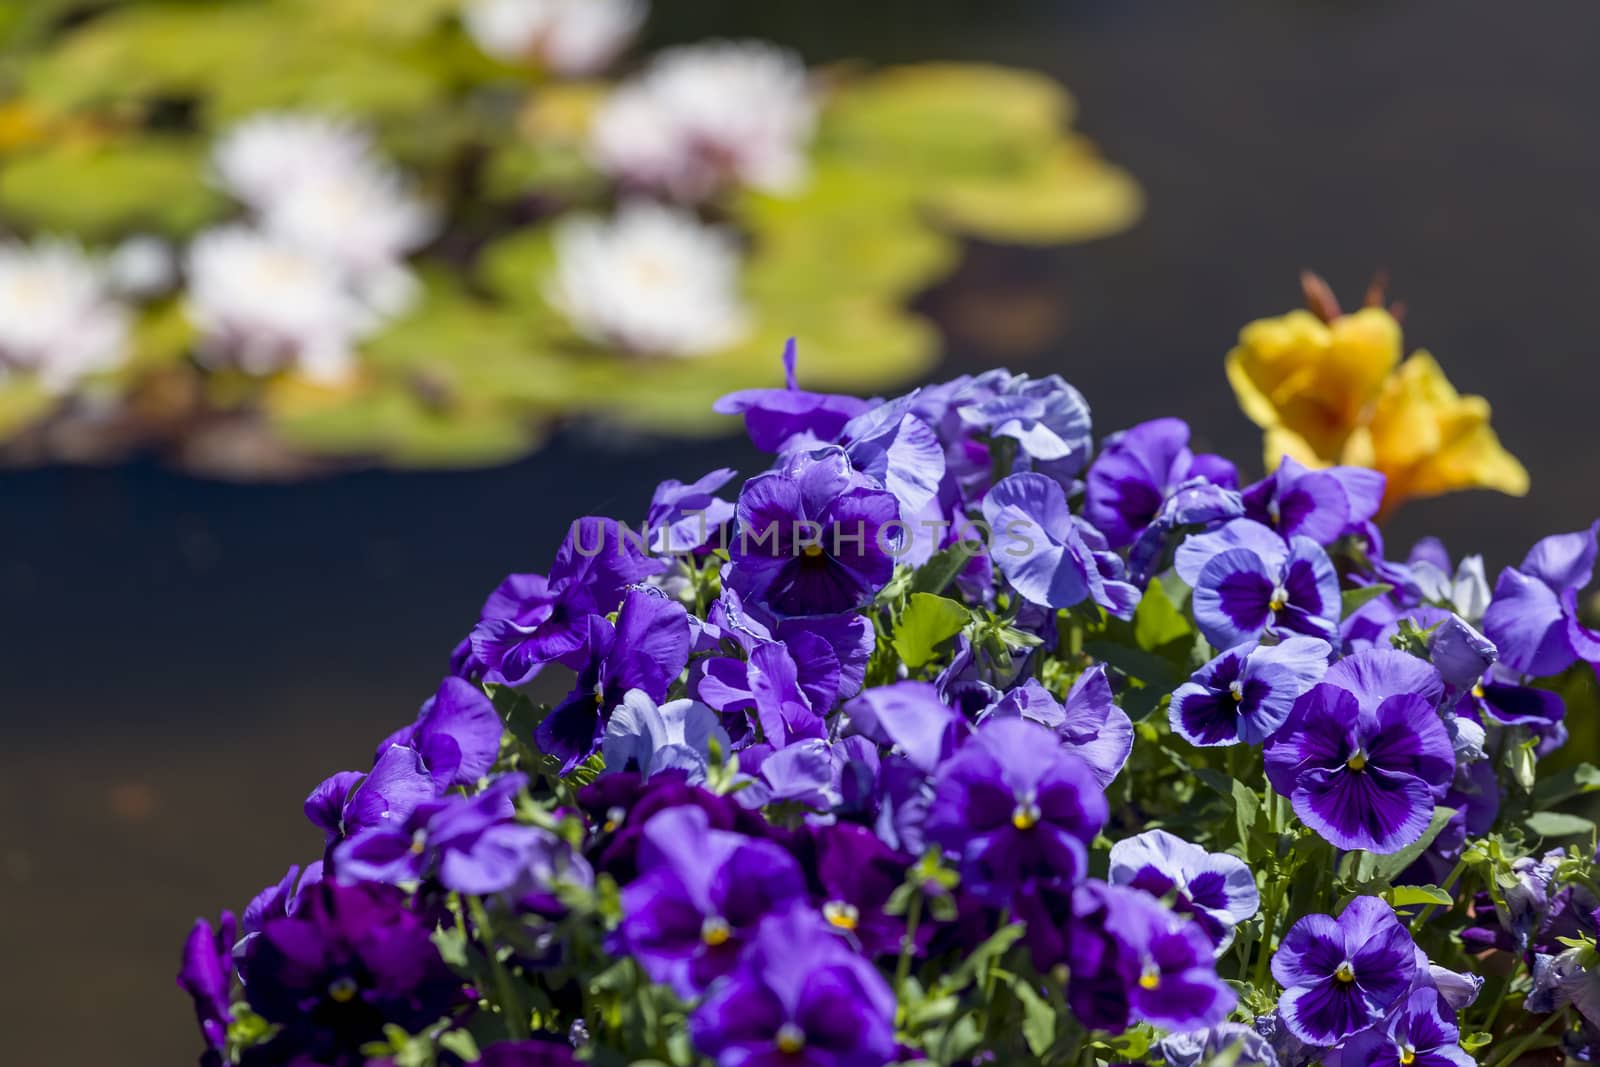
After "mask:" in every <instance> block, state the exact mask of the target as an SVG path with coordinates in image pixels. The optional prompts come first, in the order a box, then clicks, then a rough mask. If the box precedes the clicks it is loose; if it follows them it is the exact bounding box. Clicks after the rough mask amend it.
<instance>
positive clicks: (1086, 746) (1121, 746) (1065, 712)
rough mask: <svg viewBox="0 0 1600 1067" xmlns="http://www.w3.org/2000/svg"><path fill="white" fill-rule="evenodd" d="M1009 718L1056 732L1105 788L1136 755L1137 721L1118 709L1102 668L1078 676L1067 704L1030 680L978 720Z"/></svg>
mask: <svg viewBox="0 0 1600 1067" xmlns="http://www.w3.org/2000/svg"><path fill="white" fill-rule="evenodd" d="M1007 718H1021V719H1030V720H1032V721H1033V722H1036V723H1038V724H1040V725H1041V726H1046V727H1049V728H1050V729H1051V730H1054V731H1055V732H1056V734H1057V736H1058V737H1059V738H1060V741H1061V744H1062V747H1063V748H1065V749H1066V750H1067V751H1069V752H1072V753H1073V754H1075V755H1077V756H1078V757H1080V758H1081V759H1082V760H1083V761H1084V762H1085V763H1087V764H1088V765H1089V768H1090V770H1092V771H1093V772H1094V777H1095V781H1096V782H1098V783H1099V785H1100V788H1101V789H1105V788H1106V787H1107V786H1109V785H1110V784H1111V783H1112V781H1113V780H1114V779H1115V778H1116V777H1117V774H1118V772H1119V771H1121V770H1122V767H1123V765H1124V764H1126V763H1127V762H1128V754H1129V753H1130V752H1132V751H1133V721H1132V720H1131V719H1129V718H1128V715H1127V713H1126V712H1124V711H1123V710H1122V709H1121V708H1119V707H1117V705H1116V703H1115V701H1114V698H1113V697H1112V695H1111V683H1110V682H1109V681H1108V680H1107V678H1106V668H1105V665H1104V664H1100V663H1097V664H1095V665H1094V666H1093V667H1090V668H1089V669H1088V670H1086V671H1084V672H1083V673H1082V674H1080V675H1078V677H1077V680H1076V681H1074V682H1073V683H1072V688H1071V689H1070V690H1068V692H1067V699H1066V702H1065V703H1064V704H1063V703H1059V702H1057V700H1056V698H1055V697H1054V696H1052V695H1051V694H1050V692H1049V690H1047V689H1045V687H1044V686H1042V685H1040V684H1039V682H1038V681H1037V680H1035V679H1033V678H1029V679H1028V680H1026V681H1025V682H1023V683H1022V684H1021V685H1019V686H1016V687H1014V688H1013V689H1011V690H1010V691H1009V692H1007V693H1005V694H1004V695H1002V696H1001V697H1000V698H999V699H998V700H996V701H995V702H994V703H993V704H992V705H990V706H989V707H988V708H987V709H985V710H984V712H983V713H982V716H981V717H980V720H979V721H980V722H987V721H989V720H990V719H1007Z"/></svg>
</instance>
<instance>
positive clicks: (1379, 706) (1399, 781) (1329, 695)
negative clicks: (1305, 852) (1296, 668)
mask: <svg viewBox="0 0 1600 1067" xmlns="http://www.w3.org/2000/svg"><path fill="white" fill-rule="evenodd" d="M1443 691H1444V686H1443V683H1442V682H1441V681H1440V679H1439V674H1438V672H1437V671H1435V670H1434V669H1433V668H1432V667H1431V666H1430V665H1429V664H1428V663H1427V662H1426V661H1424V660H1420V659H1418V658H1416V657H1415V656H1411V655H1408V654H1406V653H1404V652H1398V651H1394V650H1391V649H1371V650H1368V651H1365V652H1358V653H1356V654H1355V655H1353V656H1349V657H1346V658H1345V659H1342V660H1340V661H1339V662H1338V663H1335V664H1334V665H1333V666H1332V667H1330V668H1328V673H1327V674H1326V675H1325V676H1324V679H1323V681H1322V682H1321V683H1319V684H1318V685H1316V686H1315V687H1313V688H1312V689H1311V690H1310V691H1309V692H1307V693H1306V695H1305V696H1303V697H1302V698H1301V699H1300V701H1299V702H1298V703H1297V704H1296V706H1295V709H1294V712H1293V714H1292V715H1291V716H1290V718H1289V721H1288V722H1287V723H1285V724H1284V726H1283V728H1282V729H1281V730H1279V731H1278V733H1277V735H1276V736H1275V737H1273V738H1272V740H1271V741H1270V742H1268V744H1267V748H1266V769H1267V778H1268V780H1269V781H1271V783H1272V786H1273V788H1275V789H1276V790H1278V792H1280V793H1282V794H1283V795H1284V796H1287V797H1289V798H1290V799H1291V801H1292V802H1293V804H1294V810H1295V814H1297V815H1298V816H1300V818H1301V819H1302V820H1304V822H1305V824H1306V825H1307V826H1309V827H1311V828H1312V829H1313V830H1315V831H1317V833H1319V834H1321V835H1322V836H1323V837H1324V838H1325V839H1327V840H1328V841H1330V842H1332V843H1333V844H1334V845H1335V846H1336V847H1338V848H1343V849H1357V848H1360V849H1367V850H1369V851H1372V852H1385V853H1387V852H1396V851H1398V850H1400V849H1402V848H1404V847H1405V846H1406V845H1408V844H1410V843H1411V842H1413V841H1415V840H1416V839H1417V838H1419V837H1421V836H1422V833H1423V831H1424V830H1426V829H1427V828H1428V822H1429V820H1430V819H1431V817H1432V815H1433V808H1434V804H1435V802H1436V801H1437V800H1440V799H1443V797H1444V794H1445V791H1446V790H1447V789H1448V788H1449V786H1450V782H1451V780H1452V778H1453V777H1454V774H1455V765H1456V764H1455V751H1454V748H1453V746H1452V745H1451V742H1450V735H1449V733H1448V732H1447V731H1446V730H1445V727H1444V723H1443V722H1442V721H1441V720H1440V718H1439V713H1438V711H1437V710H1436V708H1437V705H1438V702H1439V699H1440V697H1441V696H1442V695H1443Z"/></svg>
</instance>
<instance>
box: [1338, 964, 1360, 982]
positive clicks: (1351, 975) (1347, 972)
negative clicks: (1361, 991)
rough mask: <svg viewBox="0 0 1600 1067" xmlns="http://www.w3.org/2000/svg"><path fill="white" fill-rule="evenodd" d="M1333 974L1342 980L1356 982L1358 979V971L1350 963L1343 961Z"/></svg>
mask: <svg viewBox="0 0 1600 1067" xmlns="http://www.w3.org/2000/svg"><path fill="white" fill-rule="evenodd" d="M1333 976H1334V977H1335V978H1337V979H1339V981H1341V982H1354V981H1355V980H1356V971H1355V968H1354V967H1352V966H1350V964H1349V963H1341V964H1339V969H1338V970H1337V971H1334V972H1333Z"/></svg>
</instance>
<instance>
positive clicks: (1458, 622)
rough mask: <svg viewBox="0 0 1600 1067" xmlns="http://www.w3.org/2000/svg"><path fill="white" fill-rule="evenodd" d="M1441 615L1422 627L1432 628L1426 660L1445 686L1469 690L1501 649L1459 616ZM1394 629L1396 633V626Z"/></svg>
mask: <svg viewBox="0 0 1600 1067" xmlns="http://www.w3.org/2000/svg"><path fill="white" fill-rule="evenodd" d="M1432 610H1433V611H1439V610H1440V609H1438V608H1434V609H1432ZM1443 614H1444V617H1443V618H1442V619H1440V620H1439V621H1438V622H1437V623H1435V624H1425V625H1423V626H1422V628H1423V629H1429V628H1431V629H1432V630H1433V633H1432V634H1431V635H1430V636H1429V638H1428V659H1429V661H1430V662H1432V664H1433V666H1434V668H1435V669H1436V670H1437V671H1438V672H1439V677H1441V678H1443V679H1444V681H1445V684H1446V685H1448V686H1450V687H1452V688H1454V689H1470V688H1472V687H1473V686H1474V685H1476V684H1477V683H1478V680H1479V679H1481V678H1482V677H1483V675H1484V673H1485V672H1487V671H1488V670H1489V668H1490V667H1491V666H1492V665H1493V664H1494V661H1495V660H1497V659H1499V658H1500V650H1499V649H1497V648H1495V647H1494V642H1493V641H1490V640H1489V639H1488V638H1487V637H1485V636H1483V635H1482V634H1480V633H1479V632H1478V631H1477V630H1476V629H1474V628H1473V627H1472V625H1471V624H1470V623H1468V622H1467V621H1466V620H1465V619H1463V618H1462V617H1461V616H1459V615H1456V614H1454V613H1452V612H1444V613H1443ZM1396 629H1397V632H1398V626H1397V627H1396Z"/></svg>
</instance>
